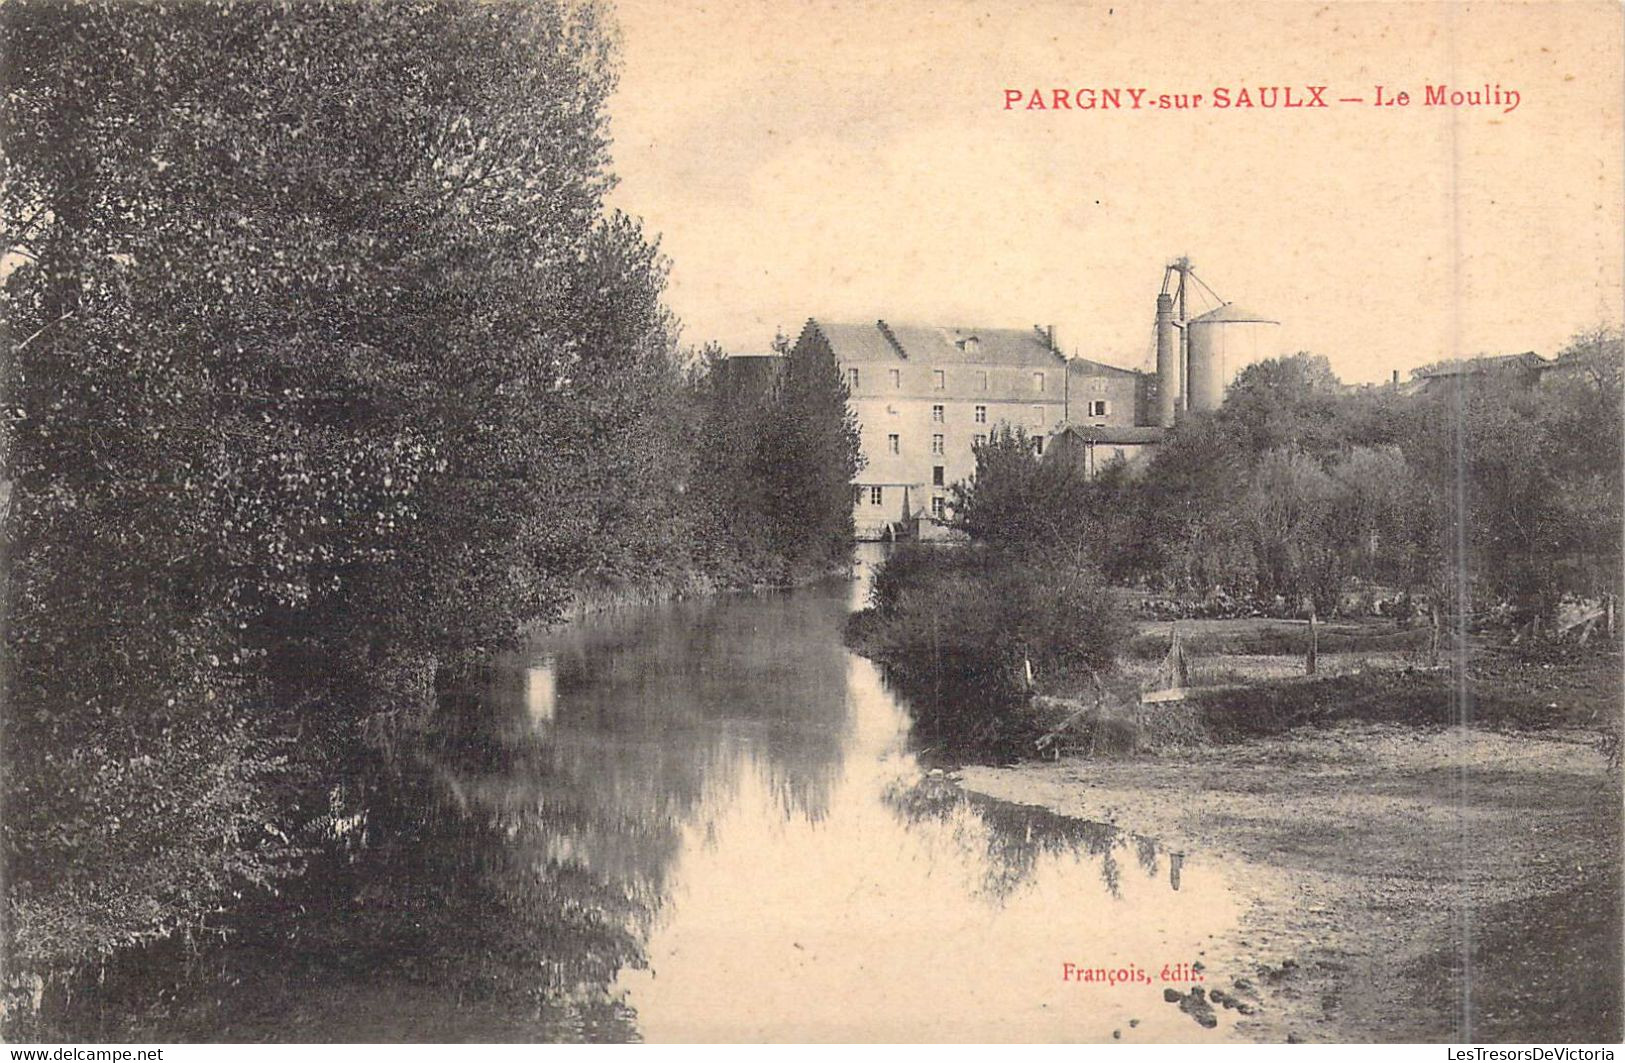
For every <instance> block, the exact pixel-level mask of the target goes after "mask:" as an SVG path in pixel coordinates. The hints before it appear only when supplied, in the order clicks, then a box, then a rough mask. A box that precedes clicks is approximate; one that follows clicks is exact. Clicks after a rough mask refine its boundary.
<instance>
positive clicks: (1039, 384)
mask: <svg viewBox="0 0 1625 1063" xmlns="http://www.w3.org/2000/svg"><path fill="white" fill-rule="evenodd" d="M1033 390H1034V391H1043V390H1044V374H1043V373H1034V374H1033Z"/></svg>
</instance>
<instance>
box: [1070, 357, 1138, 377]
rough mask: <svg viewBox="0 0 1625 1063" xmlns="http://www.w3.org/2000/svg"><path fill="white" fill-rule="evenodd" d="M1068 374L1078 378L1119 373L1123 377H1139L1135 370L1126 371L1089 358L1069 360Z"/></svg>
mask: <svg viewBox="0 0 1625 1063" xmlns="http://www.w3.org/2000/svg"><path fill="white" fill-rule="evenodd" d="M1066 369H1067V372H1069V373H1073V374H1075V375H1077V376H1110V375H1111V374H1113V373H1117V374H1119V375H1121V376H1139V375H1140V374H1139V373H1138V372H1136V371H1135V370H1133V369H1124V368H1123V367H1121V366H1116V365H1107V364H1106V363H1105V362H1096V361H1093V360H1092V359H1089V358H1068V359H1067V360H1066Z"/></svg>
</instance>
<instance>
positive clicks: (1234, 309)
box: [1190, 303, 1280, 325]
mask: <svg viewBox="0 0 1625 1063" xmlns="http://www.w3.org/2000/svg"><path fill="white" fill-rule="evenodd" d="M1247 321H1250V322H1254V323H1256V324H1260V325H1279V324H1280V322H1279V321H1277V320H1275V319H1274V318H1273V317H1265V316H1264V315H1263V314H1255V313H1253V312H1252V311H1251V310H1244V309H1242V308H1241V307H1239V306H1237V305H1236V304H1235V303H1225V304H1224V305H1223V306H1220V307H1217V308H1215V309H1213V310H1209V311H1208V312H1207V313H1205V314H1198V315H1197V316H1196V317H1193V318H1191V320H1190V323H1191V324H1192V325H1224V324H1229V323H1231V322H1235V323H1241V322H1247Z"/></svg>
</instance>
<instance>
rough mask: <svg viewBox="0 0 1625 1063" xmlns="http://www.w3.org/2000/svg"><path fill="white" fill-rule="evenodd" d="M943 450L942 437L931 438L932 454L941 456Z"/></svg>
mask: <svg viewBox="0 0 1625 1063" xmlns="http://www.w3.org/2000/svg"><path fill="white" fill-rule="evenodd" d="M942 449H943V448H942V437H941V436H932V437H931V453H933V454H941V453H942Z"/></svg>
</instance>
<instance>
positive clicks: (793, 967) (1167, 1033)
mask: <svg viewBox="0 0 1625 1063" xmlns="http://www.w3.org/2000/svg"><path fill="white" fill-rule="evenodd" d="M862 593H863V581H862V579H861V578H860V579H859V580H857V581H855V582H854V581H847V580H840V581H832V582H830V583H827V584H823V585H819V586H814V587H809V588H804V589H801V590H797V591H794V592H787V593H771V594H756V595H735V596H728V597H723V598H719V599H714V600H710V601H703V602H684V603H676V604H673V605H670V606H665V607H659V608H640V609H637V610H629V611H625V612H621V613H611V614H606V615H602V616H599V617H596V618H593V619H591V620H588V621H585V622H581V623H577V624H574V625H572V626H570V627H569V628H567V629H565V630H563V631H561V632H557V633H550V634H548V635H545V636H542V637H538V638H537V639H535V640H534V641H533V642H532V643H531V644H530V645H529V646H528V647H527V650H526V652H524V653H522V654H517V655H515V656H513V657H511V658H508V659H505V660H504V661H502V662H501V663H500V666H499V667H498V668H497V670H496V672H495V675H494V677H493V678H492V680H491V681H490V682H488V683H482V684H481V685H480V686H479V687H478V688H477V689H469V690H463V691H458V692H453V694H452V695H451V699H452V701H453V704H452V705H451V706H450V708H451V709H452V710H453V712H452V713H451V714H450V716H451V718H455V719H457V720H459V721H460V722H459V724H458V726H457V727H456V728H455V729H454V730H452V731H450V732H448V733H445V734H443V735H441V736H440V737H439V738H438V739H437V741H436V742H434V743H433V744H431V746H430V747H429V748H427V749H424V750H419V751H416V752H414V753H413V754H412V755H411V756H410V757H409V758H408V759H409V760H410V762H411V763H412V765H413V767H412V769H411V770H409V771H407V772H405V773H404V776H405V777H404V778H403V779H401V780H400V781H398V782H396V783H394V784H392V785H391V786H389V787H386V788H383V789H376V790H373V791H370V792H369V793H368V795H367V797H366V802H365V804H366V814H365V816H362V817H359V818H357V817H352V818H351V819H349V820H347V821H345V822H343V823H341V824H339V825H338V830H337V831H336V833H337V835H338V836H339V837H340V838H341V839H342V840H343V842H344V845H345V847H346V848H345V851H344V852H343V853H342V854H340V855H338V856H335V857H333V858H330V859H329V860H327V861H326V862H325V863H323V864H322V865H321V866H320V868H319V869H318V872H319V873H313V876H312V882H311V883H310V884H307V885H306V886H304V887H303V888H301V889H297V890H294V891H290V892H289V893H287V894H286V895H285V896H284V897H283V898H281V899H280V900H279V901H278V902H276V903H274V904H272V905H269V906H267V907H266V908H265V909H264V911H262V912H261V913H260V914H259V915H258V916H256V918H255V919H253V920H251V921H250V922H249V923H248V924H247V925H246V926H245V927H239V928H238V930H237V931H236V932H235V933H234V934H233V935H232V936H231V938H230V939H229V940H228V941H223V942H218V943H211V942H201V943H197V944H195V945H194V947H193V948H192V949H190V950H188V953H187V958H186V960H185V962H184V964H183V967H184V971H183V973H182V974H181V975H179V976H176V977H174V978H171V979H168V980H166V981H164V982H163V983H162V988H160V989H158V990H157V991H156V992H155V988H154V987H155V985H157V984H158V983H157V982H155V976H151V975H145V976H141V977H137V976H135V975H131V974H129V973H125V974H123V975H121V976H119V977H115V978H113V979H111V980H109V981H108V983H107V984H106V986H105V987H104V988H103V989H102V990H101V991H100V992H99V997H98V999H96V1000H94V1001H87V1002H85V1003H84V1004H83V1005H82V1007H83V1008H86V1009H89V1010H87V1011H85V1013H84V1015H83V1016H82V1017H81V1021H82V1022H83V1024H84V1026H83V1028H84V1030H85V1033H86V1035H87V1036H89V1035H92V1034H100V1035H101V1036H104V1037H112V1036H115V1035H116V1036H117V1037H118V1038H119V1039H125V1040H143V1039H146V1040H210V1041H212V1040H284V1041H286V1040H292V1041H307V1040H318V1041H322V1040H337V1041H394V1040H413V1041H417V1040H434V1041H440V1040H453V1041H457V1040H472V1041H512V1040H616V1041H619V1040H639V1039H641V1040H648V1041H697V1040H704V1041H709V1040H725V1041H740V1040H768V1041H804V1040H808V1041H832V1040H880V1041H919V1040H924V1041H959V1040H977V1041H982V1040H992V1041H1100V1040H1110V1039H1112V1037H1113V1036H1114V1033H1115V1034H1116V1036H1119V1037H1121V1038H1122V1039H1123V1040H1125V1041H1147V1040H1179V1041H1191V1040H1206V1039H1223V1038H1225V1037H1227V1036H1228V1035H1229V1034H1230V1032H1231V1024H1232V1022H1233V1015H1232V1014H1231V1013H1228V1012H1224V1011H1221V1012H1220V1018H1219V1026H1218V1027H1217V1028H1215V1029H1206V1028H1203V1027H1201V1026H1198V1025H1197V1024H1196V1023H1195V1022H1194V1021H1193V1020H1192V1019H1191V1017H1190V1016H1188V1015H1186V1014H1182V1013H1181V1012H1180V1011H1179V1009H1178V1008H1176V1007H1174V1006H1173V1005H1171V1004H1169V1003H1167V1002H1165V1001H1164V999H1163V995H1162V994H1163V984H1162V983H1161V981H1160V980H1159V975H1160V972H1161V968H1162V967H1163V966H1164V965H1172V964H1178V963H1191V962H1193V961H1201V960H1202V959H1203V957H1204V955H1205V947H1206V945H1207V943H1208V942H1209V941H1210V940H1212V938H1213V937H1214V936H1215V935H1222V934H1223V933H1224V932H1225V931H1226V930H1228V929H1230V928H1231V927H1233V926H1234V924H1235V922H1236V919H1237V918H1238V915H1239V912H1238V904H1239V902H1238V901H1237V899H1236V898H1237V896H1238V894H1237V891H1235V890H1234V889H1232V888H1231V886H1230V884H1229V883H1228V882H1227V880H1226V872H1225V868H1224V867H1223V866H1221V865H1218V864H1216V863H1212V864H1210V863H1209V862H1207V861H1205V860H1204V859H1203V857H1202V854H1200V853H1190V854H1173V853H1168V852H1164V851H1163V850H1162V849H1160V848H1159V846H1158V845H1157V844H1156V843H1155V842H1154V841H1153V840H1151V839H1147V838H1142V837H1138V836H1133V835H1129V834H1126V833H1121V832H1118V831H1116V830H1113V829H1111V828H1109V827H1105V826H1102V825H1099V824H1092V823H1087V822H1083V821H1078V820H1070V819H1066V818H1063V817H1059V816H1056V815H1054V814H1051V813H1049V812H1046V811H1044V810H1041V809H1036V808H1029V807H1025V806H1016V805H1007V804H1001V803H998V802H993V801H990V800H985V799H979V798H972V797H969V796H967V795H965V794H963V793H962V792H961V791H960V790H959V789H958V788H957V787H956V786H954V785H953V783H952V779H951V773H950V774H944V773H943V771H942V769H941V768H931V767H927V766H926V765H924V764H922V762H921V760H920V758H919V756H918V755H917V754H916V753H915V752H914V751H912V750H911V748H910V743H909V717H908V709H907V705H906V704H905V703H903V702H901V701H900V700H899V699H898V698H897V697H896V696H895V695H893V694H892V693H891V692H889V691H888V689H887V687H886V684H885V683H884V681H883V679H882V676H881V675H880V673H879V671H878V669H877V668H876V667H875V666H874V665H873V664H871V663H870V662H869V661H867V660H865V659H863V658H861V657H858V656H856V655H854V654H852V653H850V652H849V651H847V650H846V649H845V648H844V647H843V645H842V643H841V627H842V624H843V621H844V618H845V616H846V615H847V613H848V612H849V610H850V609H851V608H852V607H853V605H854V603H855V602H856V601H858V599H859V597H860V596H861V594H862ZM1067 963H1072V964H1075V965H1077V967H1079V968H1084V969H1097V968H1103V969H1111V970H1120V969H1129V970H1130V971H1131V972H1132V970H1133V969H1136V968H1137V969H1139V970H1143V971H1145V972H1146V975H1147V977H1148V978H1149V979H1150V982H1149V983H1146V982H1138V981H1132V980H1131V981H1130V982H1128V983H1126V984H1118V985H1112V984H1110V983H1109V981H1108V982H1106V983H1100V982H1096V981H1094V980H1093V979H1092V978H1091V979H1090V980H1088V981H1078V980H1068V979H1066V978H1064V977H1063V975H1064V974H1065V968H1064V966H1063V965H1064V964H1067ZM92 1012H93V1014H92Z"/></svg>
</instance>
